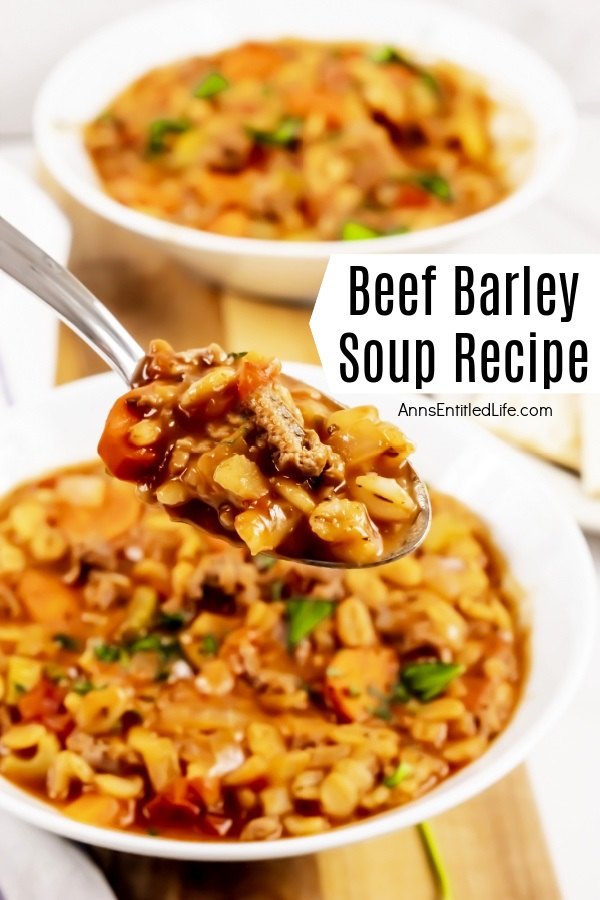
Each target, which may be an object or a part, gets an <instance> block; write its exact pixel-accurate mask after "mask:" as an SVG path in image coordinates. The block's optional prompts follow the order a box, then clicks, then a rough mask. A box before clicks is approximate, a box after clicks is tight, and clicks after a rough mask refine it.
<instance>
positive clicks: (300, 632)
mask: <svg viewBox="0 0 600 900" xmlns="http://www.w3.org/2000/svg"><path fill="white" fill-rule="evenodd" d="M334 609H335V603H332V602H331V600H311V599H310V598H305V597H291V598H290V599H289V600H288V601H287V615H288V620H289V626H290V627H289V633H288V640H289V643H290V646H292V647H296V646H297V645H298V644H299V643H300V641H301V640H303V638H305V637H307V636H308V635H309V634H310V633H311V631H313V630H314V629H315V628H316V627H317V625H318V624H319V623H320V622H322V621H323V620H324V619H327V618H328V617H329V616H331V615H332V614H333V611H334Z"/></svg>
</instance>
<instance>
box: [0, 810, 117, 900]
mask: <svg viewBox="0 0 600 900" xmlns="http://www.w3.org/2000/svg"><path fill="white" fill-rule="evenodd" d="M84 898H85V900H115V895H114V894H113V892H112V891H111V889H110V888H109V886H108V884H107V883H106V881H105V879H104V876H103V875H102V873H101V872H100V870H99V869H98V868H97V867H96V866H95V865H94V863H93V862H92V861H91V860H89V859H88V858H87V857H86V856H85V854H84V853H83V852H82V851H81V850H79V848H77V847H75V846H74V845H73V844H69V843H68V842H67V841H63V840H62V839H61V838H58V837H55V836H54V835H52V834H47V833H46V832H44V831H39V830H38V829H37V828H34V827H33V826H32V825H27V824H25V822H19V821H18V819H15V818H14V817H13V816H10V815H8V814H7V813H4V812H1V811H0V900H84Z"/></svg>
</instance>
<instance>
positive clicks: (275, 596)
mask: <svg viewBox="0 0 600 900" xmlns="http://www.w3.org/2000/svg"><path fill="white" fill-rule="evenodd" d="M284 587H285V581H284V580H283V578H276V579H275V581H272V582H271V584H270V585H269V594H270V597H271V600H281V595H282V594H283V589H284Z"/></svg>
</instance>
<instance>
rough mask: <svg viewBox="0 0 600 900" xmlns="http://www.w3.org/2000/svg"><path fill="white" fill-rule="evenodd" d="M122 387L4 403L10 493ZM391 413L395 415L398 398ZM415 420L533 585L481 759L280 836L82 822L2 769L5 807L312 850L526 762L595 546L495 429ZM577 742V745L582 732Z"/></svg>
mask: <svg viewBox="0 0 600 900" xmlns="http://www.w3.org/2000/svg"><path fill="white" fill-rule="evenodd" d="M287 371H288V372H289V373H290V374H291V375H294V376H296V377H299V378H303V379H306V380H307V381H309V382H310V383H313V384H315V385H316V386H321V387H324V386H325V385H324V381H323V375H322V372H321V370H319V369H317V368H315V367H312V366H300V365H289V366H288V367H287ZM121 390H122V385H121V384H120V383H119V382H118V381H117V379H116V377H115V376H112V375H100V376H97V377H95V378H89V379H85V380H82V381H79V382H75V383H73V384H70V385H67V386H66V387H62V388H57V389H55V390H53V391H52V392H50V393H49V394H48V395H47V396H46V397H44V398H42V399H41V400H40V401H39V402H38V403H37V404H35V405H31V406H27V407H22V408H20V409H18V410H17V409H14V410H5V411H3V412H2V411H0V428H1V429H2V434H3V441H2V442H1V443H0V492H1V493H4V492H5V491H7V490H9V489H10V488H11V487H13V486H14V484H15V483H16V482H18V481H20V480H22V479H25V478H30V477H34V476H36V475H39V474H40V473H42V472H44V471H46V470H48V469H51V468H53V467H56V466H61V465H67V464H69V463H74V462H77V461H80V460H86V459H90V458H92V457H93V456H94V452H95V446H96V441H97V438H98V431H99V428H100V424H101V421H102V416H103V414H104V412H105V410H107V409H108V408H109V406H110V404H111V403H112V402H113V400H114V399H115V397H116V396H117V394H118V393H120V392H121ZM381 411H382V413H383V414H384V415H385V416H386V417H388V418H392V419H394V418H395V411H394V403H393V401H392V402H390V401H388V402H387V405H385V406H382V407H381ZM401 424H402V423H401ZM408 424H409V425H410V430H409V433H410V435H411V437H413V438H414V439H415V441H416V443H417V445H418V447H419V450H418V453H417V459H416V462H417V465H418V467H419V471H420V472H421V473H422V474H423V475H424V476H426V477H427V479H428V480H430V481H431V482H432V483H433V484H435V485H436V486H437V487H439V488H441V489H442V490H445V491H447V492H448V493H452V494H454V495H456V496H458V497H459V498H460V499H461V500H464V501H465V502H466V503H467V504H469V506H471V507H472V508H473V509H474V510H476V511H477V512H479V513H480V514H481V515H482V516H483V517H484V518H485V519H486V520H487V521H488V522H489V524H490V525H491V528H492V531H493V534H494V536H495V537H496V539H497V541H498V542H499V545H500V546H501V547H502V549H503V550H504V551H505V553H506V555H507V557H508V560H509V562H510V565H511V568H512V570H513V571H514V573H515V575H516V576H517V578H518V580H519V581H520V583H521V585H522V586H523V588H524V589H525V590H526V592H527V601H526V603H525V604H524V605H523V616H524V619H525V621H526V622H530V623H531V625H532V640H531V644H532V646H531V667H530V672H529V676H528V678H527V682H526V685H525V688H524V693H523V697H522V700H521V702H520V704H519V706H518V709H517V711H516V713H515V716H514V718H513V719H512V721H511V723H510V724H509V726H508V727H507V729H506V730H505V731H504V732H503V734H501V735H500V736H499V737H498V739H497V740H495V741H494V743H493V744H492V746H491V747H490V749H489V750H488V751H487V752H486V753H485V754H484V755H483V756H482V757H481V758H480V759H478V760H477V761H476V762H474V763H472V764H471V765H469V766H467V767H466V768H465V769H463V770H462V771H461V772H459V773H458V774H456V775H453V776H452V777H451V778H449V779H448V780H447V781H445V782H444V783H442V784H441V785H440V786H439V787H437V788H435V790H433V791H431V792H430V793H429V794H427V795H425V796H424V797H422V798H420V799H418V800H415V801H414V802H412V803H410V804H408V805H407V806H404V807H402V808H399V809H396V810H392V811H390V812H386V813H382V814H380V815H377V816H373V817H372V818H369V819H366V820H363V821H360V822H358V823H357V824H354V825H347V826H344V827H341V828H337V829H333V830H332V831H329V832H326V833H324V834H320V835H316V836H312V837H298V838H286V839H284V840H280V841H264V842H248V843H243V842H240V843H234V842H217V841H209V842H203V841H176V840H167V839H163V838H160V837H149V836H147V835H140V834H128V833H126V832H119V831H113V830H109V829H103V828H97V827H95V826H91V825H83V824H80V823H78V822H76V821H74V820H73V819H69V818H67V817H66V816H64V815H62V814H61V813H60V812H58V811H56V810H55V809H53V808H52V806H50V805H46V804H44V803H43V802H41V801H39V800H37V799H35V798H34V797H33V796H31V795H30V794H28V793H25V792H24V791H21V790H20V789H19V788H17V787H15V786H14V785H12V784H10V783H9V782H7V781H5V780H4V779H1V778H0V807H2V808H3V809H6V810H7V811H9V812H12V813H14V814H15V815H17V816H19V817H21V818H22V819H26V820H27V821H28V822H31V823H33V824H35V825H39V826H40V827H42V828H46V829H48V830H49V831H54V832H56V833H57V834H62V835H65V836H66V837H70V838H73V839H74V840H77V841H83V842H85V843H89V844H96V845H98V846H101V847H110V848H112V849H115V850H122V851H125V852H128V853H140V854H146V855H149V856H155V857H173V858H176V859H194V860H215V861H219V860H221V861H223V860H230V861H237V860H256V859H265V858H274V857H282V856H295V855H300V854H304V853H314V852H317V851H321V850H328V849H330V848H332V847H339V846H341V845H343V844H350V843H352V842H354V841H359V840H363V839H366V838H371V837H376V836H377V835H382V834H385V833H387V832H390V831H394V830H397V829H400V828H406V827H407V826H409V825H414V824H415V823H417V822H421V821H422V820H423V819H427V818H429V817H430V816H435V815H438V814H439V813H442V812H444V811H445V810H447V809H449V808H451V807H453V806H456V805H457V804H459V803H462V802H463V801H465V800H468V799H469V798H470V797H472V796H474V795H475V794H478V793H479V792H480V791H482V790H484V789H485V788H487V787H489V786H490V785H491V784H492V783H493V782H494V781H496V780H497V779H499V778H501V777H502V776H503V775H506V773H507V772H509V770H510V769H512V768H513V767H514V766H516V765H517V764H518V763H520V762H521V761H522V760H523V759H524V757H525V756H526V755H527V753H528V752H529V750H530V749H531V747H532V746H533V744H534V743H535V742H536V741H538V740H539V738H540V737H541V736H542V735H543V733H544V732H545V731H546V729H547V728H548V727H549V726H550V725H551V724H552V723H554V721H555V719H556V717H557V716H558V715H559V713H561V712H562V711H563V710H564V708H565V707H566V705H567V704H568V703H569V701H570V699H571V697H572V696H573V693H574V691H575V689H576V687H577V684H578V682H579V680H580V678H581V677H582V674H583V672H584V668H585V664H586V661H587V659H588V656H589V654H590V650H591V646H592V640H593V632H594V625H595V618H596V604H597V584H596V576H595V572H594V568H593V565H592V561H591V558H590V554H589V551H588V549H587V545H586V544H585V541H584V540H583V537H582V535H581V532H580V531H579V529H578V528H577V526H576V525H575V524H574V522H573V521H572V519H571V518H570V517H569V515H568V514H567V513H566V512H565V510H564V509H563V508H562V507H561V505H560V504H559V503H558V502H557V501H556V499H555V498H554V496H553V495H552V493H551V492H549V491H548V489H547V488H546V487H545V486H544V484H543V482H538V481H537V480H536V478H535V477H532V475H531V473H530V471H529V469H528V467H527V465H526V464H523V463H522V462H521V461H519V458H518V456H517V455H516V454H514V453H513V452H512V451H511V450H510V449H508V448H506V447H505V446H504V445H503V444H502V443H501V442H500V441H498V440H497V439H496V438H494V437H492V436H490V435H488V434H486V433H484V432H482V431H480V430H478V429H476V428H474V427H472V426H469V425H463V424H455V423H453V422H450V421H440V420H437V421H436V420H429V419H415V420H411V421H410V423H408ZM573 740H574V742H575V744H576V741H577V736H576V735H573Z"/></svg>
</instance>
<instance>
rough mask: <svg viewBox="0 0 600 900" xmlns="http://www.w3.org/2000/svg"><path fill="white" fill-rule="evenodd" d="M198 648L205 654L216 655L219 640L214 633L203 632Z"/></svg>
mask: <svg viewBox="0 0 600 900" xmlns="http://www.w3.org/2000/svg"><path fill="white" fill-rule="evenodd" d="M200 648H201V650H202V653H205V654H206V656H216V655H217V653H218V652H219V641H218V639H217V638H216V637H215V635H214V634H205V635H204V637H203V638H202V640H201V642H200Z"/></svg>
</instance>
